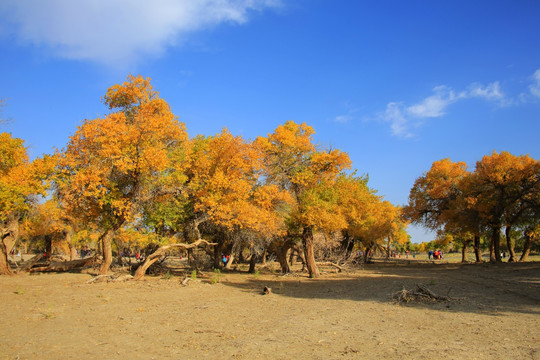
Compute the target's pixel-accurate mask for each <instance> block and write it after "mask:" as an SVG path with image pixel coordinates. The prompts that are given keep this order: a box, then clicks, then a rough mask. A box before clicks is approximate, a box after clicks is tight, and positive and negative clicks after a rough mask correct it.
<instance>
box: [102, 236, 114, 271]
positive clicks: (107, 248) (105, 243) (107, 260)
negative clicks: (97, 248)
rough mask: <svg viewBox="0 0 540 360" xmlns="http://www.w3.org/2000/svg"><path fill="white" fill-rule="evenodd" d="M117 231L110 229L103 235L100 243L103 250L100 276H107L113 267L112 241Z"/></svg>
mask: <svg viewBox="0 0 540 360" xmlns="http://www.w3.org/2000/svg"><path fill="white" fill-rule="evenodd" d="M114 233H115V230H114V229H112V228H111V229H108V230H106V231H105V233H103V235H101V239H100V241H99V243H101V249H102V253H103V262H102V263H101V267H100V269H99V275H107V271H109V268H110V267H111V263H112V239H113V237H114Z"/></svg>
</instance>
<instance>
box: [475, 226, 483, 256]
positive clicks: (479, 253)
mask: <svg viewBox="0 0 540 360" xmlns="http://www.w3.org/2000/svg"><path fill="white" fill-rule="evenodd" d="M474 256H475V258H476V262H482V251H481V249H480V233H478V232H477V233H475V234H474Z"/></svg>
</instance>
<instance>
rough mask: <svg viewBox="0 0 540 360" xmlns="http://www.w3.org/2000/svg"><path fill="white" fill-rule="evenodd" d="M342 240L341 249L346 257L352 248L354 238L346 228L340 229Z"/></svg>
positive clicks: (349, 254)
mask: <svg viewBox="0 0 540 360" xmlns="http://www.w3.org/2000/svg"><path fill="white" fill-rule="evenodd" d="M342 235H343V240H341V251H343V252H345V258H346V259H348V258H349V256H351V253H352V250H353V248H354V239H353V238H352V237H351V236H350V235H349V232H348V231H346V230H343V231H342Z"/></svg>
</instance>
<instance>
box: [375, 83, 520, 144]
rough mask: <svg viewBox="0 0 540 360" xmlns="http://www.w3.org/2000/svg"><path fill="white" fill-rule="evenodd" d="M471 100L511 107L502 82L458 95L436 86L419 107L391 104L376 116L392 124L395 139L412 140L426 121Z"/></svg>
mask: <svg viewBox="0 0 540 360" xmlns="http://www.w3.org/2000/svg"><path fill="white" fill-rule="evenodd" d="M471 98H482V99H485V100H487V101H491V102H495V103H497V104H498V105H507V104H509V103H510V100H509V99H508V98H507V97H506V96H505V95H504V93H503V92H502V90H501V88H500V84H499V82H493V83H491V84H488V85H486V86H483V85H481V84H477V83H474V84H471V85H470V86H469V87H468V89H467V90H463V91H455V90H453V89H452V88H450V87H447V86H436V87H434V88H433V94H432V95H429V96H427V97H425V98H424V99H423V100H421V101H419V102H418V103H416V104H412V105H406V104H404V103H401V102H390V103H388V105H387V106H386V109H385V111H383V112H380V113H378V114H377V118H378V119H380V120H382V121H384V122H388V123H390V128H391V130H392V134H393V135H395V136H399V137H411V136H413V132H412V129H414V128H416V127H418V126H419V125H420V124H421V123H422V120H423V119H426V118H439V117H442V116H444V115H446V113H447V108H448V107H449V106H450V105H452V104H454V103H456V102H458V101H461V100H464V99H471Z"/></svg>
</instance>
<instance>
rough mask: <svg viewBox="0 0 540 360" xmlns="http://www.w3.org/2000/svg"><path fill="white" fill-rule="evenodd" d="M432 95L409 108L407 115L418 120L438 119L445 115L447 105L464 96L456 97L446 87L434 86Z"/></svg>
mask: <svg viewBox="0 0 540 360" xmlns="http://www.w3.org/2000/svg"><path fill="white" fill-rule="evenodd" d="M433 92H434V93H435V94H434V95H431V96H428V97H427V98H425V99H424V100H422V101H421V102H420V103H418V104H415V105H412V106H409V107H408V108H407V113H408V114H409V115H411V116H413V117H418V118H433V117H440V116H443V115H444V114H445V109H446V107H448V105H450V104H452V103H454V102H456V101H457V100H458V99H460V98H463V97H464V96H465V95H464V94H460V95H456V94H455V93H454V91H453V90H452V89H449V88H447V87H446V86H436V87H435V88H433Z"/></svg>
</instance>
